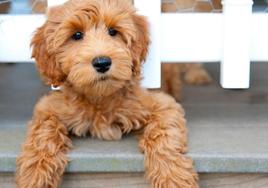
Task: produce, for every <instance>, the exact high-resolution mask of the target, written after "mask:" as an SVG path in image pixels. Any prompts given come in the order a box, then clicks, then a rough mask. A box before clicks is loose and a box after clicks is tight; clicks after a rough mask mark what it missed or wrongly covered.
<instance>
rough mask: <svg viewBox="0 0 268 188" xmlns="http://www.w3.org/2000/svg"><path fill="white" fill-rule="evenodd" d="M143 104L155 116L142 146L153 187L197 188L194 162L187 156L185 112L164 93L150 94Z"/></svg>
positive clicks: (142, 137) (146, 129)
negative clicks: (185, 154)
mask: <svg viewBox="0 0 268 188" xmlns="http://www.w3.org/2000/svg"><path fill="white" fill-rule="evenodd" d="M143 101H146V103H145V105H146V106H147V107H149V109H150V111H151V114H152V115H151V118H150V119H149V121H148V124H147V125H146V126H145V128H144V132H143V135H142V136H141V138H140V142H139V144H140V148H141V150H142V151H143V152H144V155H145V173H146V176H147V178H148V179H149V181H150V183H151V186H152V188H197V187H198V184H197V179H198V177H197V174H196V172H195V170H194V168H193V163H192V160H191V159H190V158H188V157H186V156H184V155H183V153H185V152H186V150H187V148H186V147H187V146H186V144H187V143H186V142H187V132H186V128H185V119H184V112H183V109H182V108H181V106H180V105H179V104H177V103H176V102H175V101H174V100H173V99H172V98H171V97H169V96H167V95H165V94H162V93H155V94H150V96H149V97H147V100H143Z"/></svg>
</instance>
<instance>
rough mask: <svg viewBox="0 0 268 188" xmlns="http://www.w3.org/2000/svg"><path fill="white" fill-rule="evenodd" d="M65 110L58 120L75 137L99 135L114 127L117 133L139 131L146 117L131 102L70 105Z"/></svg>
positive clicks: (137, 106) (144, 113)
mask: <svg viewBox="0 0 268 188" xmlns="http://www.w3.org/2000/svg"><path fill="white" fill-rule="evenodd" d="M67 108H68V110H66V112H65V113H64V114H62V115H61V117H60V119H61V121H63V123H64V124H65V125H66V127H67V129H68V130H69V131H70V132H71V133H73V134H75V135H77V136H85V135H87V134H89V133H90V134H91V135H93V136H94V135H98V134H100V135H101V132H106V131H108V130H109V129H110V130H115V129H114V128H115V127H116V129H117V131H121V132H122V133H127V132H130V131H131V130H133V129H134V130H137V129H140V128H141V127H142V126H143V125H144V124H145V122H146V118H147V116H148V114H147V112H146V111H144V110H143V109H142V107H141V105H139V104H133V101H131V102H129V103H128V102H127V101H126V102H125V103H123V104H120V105H119V104H117V103H112V104H109V105H106V106H104V105H77V104H70V105H68V106H67ZM97 137H98V136H97Z"/></svg>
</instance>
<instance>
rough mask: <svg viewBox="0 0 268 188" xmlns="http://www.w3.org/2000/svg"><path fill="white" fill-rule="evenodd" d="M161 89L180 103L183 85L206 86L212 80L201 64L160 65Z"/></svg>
mask: <svg viewBox="0 0 268 188" xmlns="http://www.w3.org/2000/svg"><path fill="white" fill-rule="evenodd" d="M161 73H162V79H161V89H162V90H163V91H164V92H166V93H168V94H170V95H172V96H173V97H174V98H175V99H176V100H177V101H181V98H182V96H181V90H182V86H183V83H187V84H190V85H206V84H209V83H210V82H211V81H212V79H211V77H210V75H209V74H208V72H207V71H206V70H205V69H204V67H203V66H202V64H198V63H189V64H187V63H162V69H161Z"/></svg>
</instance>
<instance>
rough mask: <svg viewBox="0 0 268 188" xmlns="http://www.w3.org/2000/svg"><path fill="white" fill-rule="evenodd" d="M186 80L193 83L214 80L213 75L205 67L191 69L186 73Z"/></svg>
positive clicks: (204, 83) (199, 83) (208, 82)
mask: <svg viewBox="0 0 268 188" xmlns="http://www.w3.org/2000/svg"><path fill="white" fill-rule="evenodd" d="M184 80H185V82H186V83H187V84H191V85H207V84H210V83H211V82H212V78H211V76H210V75H209V74H208V72H207V71H206V70H204V69H195V70H190V71H188V72H186V73H185V75H184Z"/></svg>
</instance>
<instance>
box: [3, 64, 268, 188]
mask: <svg viewBox="0 0 268 188" xmlns="http://www.w3.org/2000/svg"><path fill="white" fill-rule="evenodd" d="M206 67H207V69H208V70H209V72H210V73H211V74H212V76H213V78H214V82H213V84H211V85H209V86H202V87H201V86H185V87H184V94H183V95H184V102H183V106H184V108H185V109H186V114H187V119H188V128H189V147H190V150H189V153H188V155H190V156H191V157H193V158H194V161H195V166H196V168H197V170H198V172H203V173H204V172H205V173H218V172H220V173H222V172H224V173H229V172H236V173H267V172H268V87H267V83H268V77H267V76H266V75H267V70H268V69H267V68H268V64H260V63H255V64H253V66H252V83H251V86H252V87H251V88H250V89H249V90H224V89H222V88H221V87H220V86H219V85H218V77H219V65H218V64H209V65H206ZM0 75H1V79H0V96H1V97H0V173H13V172H14V171H15V158H16V156H17V154H18V153H19V151H20V146H21V144H22V142H23V140H24V138H25V135H26V123H27V121H28V120H29V119H30V118H31V113H32V108H33V106H34V104H35V102H36V101H37V100H38V98H39V97H40V96H41V95H43V94H45V93H46V92H47V91H48V90H49V88H47V87H45V86H44V85H42V83H41V82H40V80H39V78H38V75H37V73H36V71H35V68H34V65H33V64H8V65H6V64H0ZM69 156H70V159H71V163H70V165H69V166H68V168H67V171H68V172H69V173H78V172H82V173H93V172H94V173H96V172H99V173H104V172H106V173H110V172H113V173H115V172H132V173H140V172H143V155H142V154H140V153H139V151H138V149H137V142H136V139H135V136H133V135H129V136H126V137H124V138H123V140H121V141H116V142H107V141H99V140H95V139H91V138H82V139H78V138H74V150H72V152H71V153H70V154H69ZM0 187H1V186H0Z"/></svg>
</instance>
